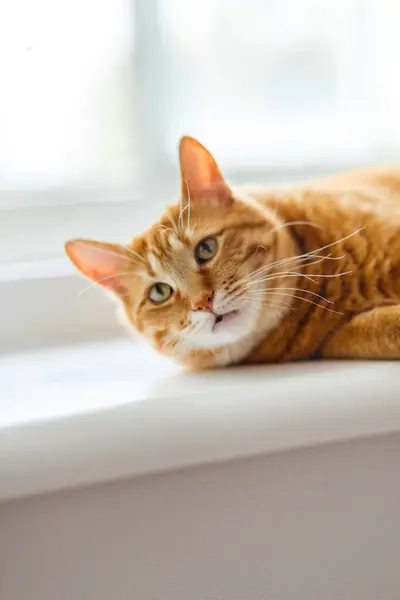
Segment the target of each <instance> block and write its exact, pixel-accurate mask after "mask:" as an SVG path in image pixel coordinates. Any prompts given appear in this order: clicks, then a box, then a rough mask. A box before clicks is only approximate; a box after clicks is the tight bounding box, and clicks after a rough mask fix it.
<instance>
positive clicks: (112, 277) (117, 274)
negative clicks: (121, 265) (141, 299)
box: [76, 271, 132, 297]
mask: <svg viewBox="0 0 400 600" xmlns="http://www.w3.org/2000/svg"><path fill="white" fill-rule="evenodd" d="M129 275H132V271H122V272H121V273H116V274H115V275H108V276H107V277H102V278H101V279H94V280H93V281H92V282H91V283H90V284H89V285H88V286H86V287H84V288H83V289H82V290H80V291H79V292H78V293H77V294H76V296H77V297H79V296H82V294H84V293H85V292H87V291H88V290H91V289H94V288H95V287H96V285H95V284H96V283H101V282H102V281H107V280H108V279H115V278H116V277H127V276H129Z"/></svg>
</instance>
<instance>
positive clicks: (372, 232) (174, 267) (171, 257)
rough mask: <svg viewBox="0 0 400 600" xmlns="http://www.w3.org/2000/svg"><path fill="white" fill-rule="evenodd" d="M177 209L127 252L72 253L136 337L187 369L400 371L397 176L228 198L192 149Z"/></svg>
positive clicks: (206, 157) (98, 248) (211, 165)
mask: <svg viewBox="0 0 400 600" xmlns="http://www.w3.org/2000/svg"><path fill="white" fill-rule="evenodd" d="M179 155H180V167H181V184H182V185H181V187H182V191H181V198H180V200H179V202H177V203H176V204H173V205H172V206H169V207H168V208H167V210H166V211H165V213H164V214H163V215H162V217H161V219H160V220H159V222H158V223H156V224H155V225H153V226H152V227H150V229H149V230H148V231H146V232H145V233H144V234H143V235H141V236H139V237H136V238H134V239H133V240H132V241H131V242H130V244H128V245H127V246H124V245H120V244H108V243H105V242H95V241H90V240H71V241H69V242H67V244H66V252H67V254H68V256H69V258H70V259H71V260H72V262H73V263H74V264H75V265H76V266H77V268H78V269H79V270H80V271H81V272H82V273H83V274H84V275H85V276H86V277H88V278H89V279H91V280H93V281H95V282H97V283H99V284H100V285H101V286H103V287H104V288H106V289H108V290H110V291H112V292H113V293H114V294H115V295H116V296H117V297H118V298H119V299H120V301H121V303H122V306H123V309H124V312H125V314H126V317H127V319H128V322H129V324H130V325H131V326H132V327H134V328H135V329H136V330H137V331H139V333H141V334H142V335H143V336H144V337H146V338H147V339H148V340H149V341H150V342H151V344H152V345H153V346H154V347H155V348H157V349H158V350H159V351H160V352H162V353H163V354H165V355H168V356H171V357H173V358H174V359H176V360H178V361H179V362H181V363H182V364H184V365H186V366H188V367H190V368H195V369H199V368H208V367H215V366H223V365H228V364H232V363H255V362H271V361H291V360H300V359H310V358H321V357H327V358H392V359H393V358H400V168H397V169H396V168H393V169H380V170H378V169H377V170H375V171H374V170H368V171H360V172H356V173H350V174H345V175H342V176H335V177H331V178H328V179H326V180H321V181H317V182H314V183H310V184H307V185H305V186H302V187H297V188H293V189H288V190H279V191H276V190H275V191H274V190H270V189H260V188H259V189H254V190H251V189H247V190H245V191H244V192H243V191H241V192H235V191H233V190H231V188H230V187H229V186H228V184H227V183H226V182H225V180H224V179H223V177H222V175H221V172H220V170H219V168H218V166H217V163H216V162H215V160H214V158H213V157H212V156H211V154H210V153H209V152H208V151H207V150H206V149H205V148H204V147H203V146H202V145H201V144H200V143H199V142H197V141H196V140H194V139H193V138H190V137H184V138H182V140H181V143H180V147H179Z"/></svg>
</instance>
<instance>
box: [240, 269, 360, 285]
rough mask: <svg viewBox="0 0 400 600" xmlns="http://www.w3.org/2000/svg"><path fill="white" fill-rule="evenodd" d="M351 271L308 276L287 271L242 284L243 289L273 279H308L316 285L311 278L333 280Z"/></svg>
mask: <svg viewBox="0 0 400 600" xmlns="http://www.w3.org/2000/svg"><path fill="white" fill-rule="evenodd" d="M352 272H353V271H343V272H342V273H331V274H323V273H321V274H319V273H310V274H307V275H306V274H305V273H297V272H294V271H287V272H286V273H285V272H282V273H277V274H276V275H275V274H274V275H269V276H267V277H262V278H259V279H255V280H254V281H249V282H248V283H246V284H244V285H243V287H246V288H247V287H250V286H251V285H255V284H257V283H262V282H264V281H273V280H274V279H285V278H286V277H287V278H289V277H303V278H304V279H308V280H309V281H312V282H313V283H318V282H317V281H316V280H315V279H313V277H315V278H318V279H335V278H338V277H343V276H344V275H350V274H351V273H352Z"/></svg>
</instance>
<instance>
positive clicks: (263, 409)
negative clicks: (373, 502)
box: [0, 340, 400, 498]
mask: <svg viewBox="0 0 400 600" xmlns="http://www.w3.org/2000/svg"><path fill="white" fill-rule="evenodd" d="M149 352H150V351H147V350H145V349H144V348H142V347H141V346H139V345H137V344H135V343H133V342H132V341H130V340H128V341H119V342H114V343H107V344H103V345H102V344H99V345H95V344H92V345H84V346H81V347H80V348H78V347H73V348H70V349H67V348H64V349H60V348H59V349H54V350H52V351H49V350H47V351H43V352H41V353H39V352H36V353H33V354H26V355H23V354H18V355H15V356H9V357H3V359H2V360H1V363H0V379H1V382H2V398H1V405H0V427H1V429H0V497H2V498H11V497H18V496H23V495H27V494H32V493H38V492H45V491H49V490H56V489H60V488H67V487H73V486H77V485H85V484H88V483H92V482H102V481H109V480H113V479H118V478H120V477H127V476H131V475H136V474H143V473H151V472H159V471H164V470H169V469H176V468H179V467H182V466H187V465H196V464H204V463H211V462H215V461H219V460H226V459H233V458H237V457H243V456H252V455H257V454H263V453H271V452H276V451H278V450H285V449H289V448H300V447H304V446H312V445H315V444H323V443H326V442H331V441H340V440H341V441H344V440H349V439H355V438H359V437H365V436H371V435H378V434H384V433H389V432H399V431H400V393H399V388H400V386H399V384H400V378H399V375H400V363H398V362H393V363H391V362H381V363H379V362H369V363H362V362H336V363H328V362H314V363H307V364H295V365H281V366H258V367H252V368H245V369H244V368H237V369H227V370H221V371H214V372H207V373H202V374H188V373H184V372H181V371H180V370H179V369H178V368H176V367H174V366H173V365H172V364H170V363H168V362H166V361H164V360H163V359H162V358H160V357H156V355H154V354H153V353H151V355H150V354H149Z"/></svg>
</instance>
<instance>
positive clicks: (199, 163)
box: [179, 136, 233, 206]
mask: <svg viewBox="0 0 400 600" xmlns="http://www.w3.org/2000/svg"><path fill="white" fill-rule="evenodd" d="M179 162H180V167H181V187H182V198H183V199H184V200H185V201H187V200H188V199H189V196H190V200H191V201H192V202H196V201H197V200H200V199H206V200H207V201H209V202H210V203H212V204H215V205H220V206H230V205H231V204H232V201H233V197H232V192H231V190H230V188H229V186H228V184H227V183H226V181H225V179H224V178H223V177H222V175H221V171H220V170H219V167H218V165H217V163H216V161H215V159H214V158H213V156H212V155H211V154H210V152H209V151H208V150H207V149H206V148H204V146H202V145H201V144H200V142H198V141H197V140H195V139H194V138H192V137H189V136H184V137H183V138H182V139H181V141H180V144H179Z"/></svg>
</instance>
